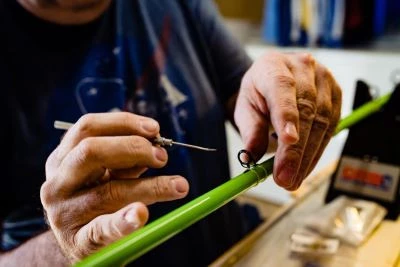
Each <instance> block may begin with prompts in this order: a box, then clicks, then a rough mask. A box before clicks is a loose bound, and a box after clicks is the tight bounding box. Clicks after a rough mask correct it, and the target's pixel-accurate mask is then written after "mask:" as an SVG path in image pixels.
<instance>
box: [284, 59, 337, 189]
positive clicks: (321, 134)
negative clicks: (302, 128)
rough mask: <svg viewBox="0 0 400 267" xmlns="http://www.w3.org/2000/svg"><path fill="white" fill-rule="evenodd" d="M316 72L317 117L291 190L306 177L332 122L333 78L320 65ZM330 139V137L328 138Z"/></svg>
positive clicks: (313, 122)
mask: <svg viewBox="0 0 400 267" xmlns="http://www.w3.org/2000/svg"><path fill="white" fill-rule="evenodd" d="M315 73H316V76H315V83H316V88H318V94H317V99H316V107H317V111H316V113H315V118H314V120H313V121H312V126H311V130H310V134H309V136H308V139H307V141H306V146H305V148H304V153H303V157H302V160H301V165H300V168H299V171H298V173H297V178H296V181H294V183H293V184H292V186H291V187H290V188H289V190H296V189H297V188H298V187H299V186H300V185H301V183H302V181H303V180H304V179H305V178H306V175H307V174H308V171H309V169H310V167H311V165H312V163H313V161H314V159H315V158H316V157H317V156H318V151H319V150H320V147H321V146H322V145H323V141H324V139H325V138H327V136H326V131H327V130H328V128H329V126H330V124H331V117H332V100H331V99H332V80H333V79H332V77H331V76H330V74H329V73H328V71H327V70H326V69H325V68H323V67H321V66H319V65H318V66H317V67H316V72H315ZM307 123H308V122H307ZM329 139H330V137H329V138H328V140H329ZM322 149H323V148H322ZM318 158H319V157H318Z"/></svg>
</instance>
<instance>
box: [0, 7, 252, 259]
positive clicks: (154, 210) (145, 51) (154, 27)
mask: <svg viewBox="0 0 400 267" xmlns="http://www.w3.org/2000/svg"><path fill="white" fill-rule="evenodd" d="M0 31H1V33H2V36H5V37H6V38H4V39H2V41H1V42H0V48H1V50H0V56H1V60H0V70H3V69H4V71H2V72H1V73H0V78H1V79H0V80H1V81H2V84H3V86H1V85H0V86H1V90H2V93H5V98H4V99H5V100H6V101H7V103H9V104H8V105H7V112H6V115H5V117H6V119H5V120H6V121H5V122H4V125H8V126H9V127H6V128H2V129H1V132H2V134H4V135H5V136H6V137H8V139H5V140H1V141H2V144H1V145H2V147H3V148H4V150H3V153H5V154H6V155H9V157H8V159H7V160H8V161H7V162H6V164H5V172H4V175H3V176H2V178H1V179H2V181H1V182H2V183H1V184H2V185H1V189H0V191H1V192H0V200H1V201H2V203H3V204H2V205H1V208H0V218H6V217H8V218H9V214H11V213H12V212H16V211H18V210H20V209H21V207H25V206H26V205H28V204H29V206H30V207H31V209H32V210H35V211H37V210H38V208H40V201H39V188H40V185H41V184H42V183H43V181H44V178H45V173H44V165H45V160H46V158H47V156H48V155H49V153H50V152H51V151H52V150H53V149H54V148H55V147H56V145H57V144H58V143H59V140H60V138H61V136H62V134H63V132H62V131H60V130H55V129H53V122H54V120H64V121H70V122H74V121H76V120H77V119H78V118H79V117H80V116H82V115H83V114H85V113H88V112H108V111H115V110H125V111H130V112H134V113H137V114H142V115H145V116H149V117H153V118H155V119H156V120H158V121H159V122H160V125H161V134H162V135H164V136H166V137H169V138H173V139H175V140H177V141H181V142H188V143H193V144H198V145H202V146H207V147H215V148H217V149H218V152H216V153H204V152H198V151H191V150H187V149H184V148H172V149H170V150H169V151H168V153H169V162H168V164H167V166H166V167H165V168H163V169H161V170H150V171H149V172H148V173H147V174H148V175H157V174H180V175H183V176H184V177H186V178H187V179H188V180H189V183H190V186H191V189H190V193H189V196H188V197H187V198H185V199H184V200H180V201H176V202H171V203H159V204H156V205H153V206H151V208H150V214H151V220H153V219H155V218H157V217H159V216H161V215H163V214H165V213H167V212H169V211H171V210H172V209H175V208H177V207H178V206H180V205H182V204H184V203H186V202H188V201H189V200H191V199H193V198H194V197H196V196H198V195H200V194H202V193H205V192H207V191H208V190H210V189H212V188H214V187H216V186H217V185H219V184H221V183H223V182H224V181H226V180H227V179H228V178H229V177H230V174H229V168H228V159H227V153H226V138H225V132H224V120H225V118H224V116H225V114H224V109H223V104H224V102H225V101H226V100H227V99H228V98H229V97H230V96H231V95H232V94H233V93H234V92H236V90H237V89H238V88H239V85H240V79H241V77H242V75H243V74H244V72H245V71H246V69H247V68H248V67H249V65H250V60H249V58H248V57H247V55H246V54H245V52H244V51H243V50H242V49H241V48H240V47H239V46H238V44H237V42H236V41H235V40H234V39H233V38H232V37H231V36H230V35H229V34H228V33H227V31H226V30H225V28H224V26H223V24H222V23H221V21H220V18H219V16H218V13H217V11H216V9H215V7H214V6H213V4H212V1H211V0H187V1H178V0H171V1H159V0H137V1H122V0H121V1H114V2H113V4H112V6H111V7H110V8H109V10H108V11H107V12H106V13H105V14H104V15H103V16H102V17H100V18H99V19H98V20H96V21H94V22H92V23H89V24H87V25H81V26H60V25H53V24H50V23H47V22H45V21H41V20H39V19H37V18H35V17H33V16H31V15H30V14H28V13H27V12H25V11H24V10H22V9H21V7H19V6H18V4H16V1H14V0H6V1H2V3H0ZM34 218H36V217H35V216H34ZM28 220H29V219H28ZM28 220H26V221H28ZM31 222H33V224H34V222H37V221H35V220H33V221H31ZM7 225H8V226H10V225H9V224H7V223H6V224H4V225H3V226H4V229H3V230H4V231H3V238H6V239H7V238H8V237H10V233H12V234H14V235H13V236H14V237H15V236H16V232H18V229H19V228H18V227H16V228H15V227H12V229H11V228H9V227H8V228H7ZM11 226H15V224H14V225H11ZM37 226H39V227H38V228H37V229H38V231H37V232H39V230H40V229H41V227H42V225H39V224H38V225H37ZM10 229H11V231H10ZM21 229H22V228H21ZM21 231H22V230H21ZM244 232H245V228H244V223H243V215H242V213H241V211H240V209H239V208H238V206H237V204H236V203H234V202H232V203H230V204H228V205H226V206H225V207H223V208H221V209H220V210H218V211H216V212H214V213H213V214H212V215H210V216H208V217H207V218H206V219H204V220H202V221H201V222H199V223H197V224H196V225H194V226H192V227H191V228H190V229H188V230H185V231H184V232H183V233H181V234H179V235H178V236H176V237H174V238H172V239H171V240H169V241H167V242H166V243H165V244H163V245H161V246H160V247H158V248H156V249H154V250H153V251H151V252H149V253H148V254H146V255H145V256H143V257H142V258H140V259H139V260H138V261H137V262H135V264H137V265H141V266H152V265H156V264H163V266H189V265H190V266H196V265H198V266H204V265H207V264H208V263H209V262H210V261H212V260H213V259H215V257H217V256H218V255H219V254H221V253H222V252H223V251H224V250H226V249H228V248H229V247H230V246H231V245H232V244H233V243H234V242H236V241H238V240H239V238H241V237H242V236H243V234H244ZM32 234H33V232H32ZM25 238H28V236H25ZM8 240H10V239H8ZM20 241H22V240H20ZM10 243H13V242H10ZM14 245H16V244H14ZM11 247H12V246H5V247H3V249H7V248H11Z"/></svg>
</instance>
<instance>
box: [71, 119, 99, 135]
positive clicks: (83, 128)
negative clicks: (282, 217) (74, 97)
mask: <svg viewBox="0 0 400 267" xmlns="http://www.w3.org/2000/svg"><path fill="white" fill-rule="evenodd" d="M95 118H96V114H93V113H87V114H85V115H83V116H82V117H80V118H79V120H78V121H77V122H76V127H77V128H78V130H79V132H80V133H81V134H82V135H83V136H90V134H91V132H92V130H93V126H92V125H93V121H94V120H95Z"/></svg>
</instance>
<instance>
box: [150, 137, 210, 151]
mask: <svg viewBox="0 0 400 267" xmlns="http://www.w3.org/2000/svg"><path fill="white" fill-rule="evenodd" d="M153 144H157V145H160V146H172V145H176V146H184V147H188V148H193V149H199V150H203V151H217V150H216V149H215V148H208V147H202V146H195V145H190V144H185V143H180V142H175V141H173V140H172V139H168V138H165V137H157V138H156V139H154V140H153Z"/></svg>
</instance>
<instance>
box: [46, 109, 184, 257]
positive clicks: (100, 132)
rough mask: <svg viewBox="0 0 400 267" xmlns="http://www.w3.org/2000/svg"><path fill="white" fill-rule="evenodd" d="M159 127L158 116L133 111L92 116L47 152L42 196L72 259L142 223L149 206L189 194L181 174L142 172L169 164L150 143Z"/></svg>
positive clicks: (84, 119) (58, 237) (97, 247)
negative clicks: (140, 114)
mask: <svg viewBox="0 0 400 267" xmlns="http://www.w3.org/2000/svg"><path fill="white" fill-rule="evenodd" d="M159 129H160V128H159V124H158V123H157V122H156V121H154V120H152V119H150V118H146V117H142V116H137V115H134V114H131V113H125V112H120V113H103V114H88V115H85V116H83V117H82V118H81V119H80V120H79V121H78V122H77V123H75V124H74V126H73V127H72V128H70V129H69V130H68V132H67V133H66V134H65V136H64V138H63V139H62V141H61V143H60V144H59V146H58V147H57V148H56V149H55V150H54V151H53V153H52V154H51V155H50V156H49V158H48V160H47V162H46V182H45V183H44V184H43V185H42V188H41V200H42V204H43V206H44V209H45V212H46V214H47V219H48V222H49V225H50V227H51V229H52V230H53V232H54V235H55V237H56V239H57V241H58V243H59V244H60V247H61V249H62V250H63V252H64V254H65V255H66V256H67V257H68V258H69V259H70V260H71V262H76V261H79V260H80V259H82V258H84V257H86V256H88V255H89V254H91V253H93V252H95V251H96V250H98V249H99V248H101V247H104V246H106V245H108V244H110V243H112V242H114V241H116V240H118V239H120V238H121V237H123V236H125V235H127V234H130V233H132V232H133V231H135V230H137V229H139V228H140V227H142V226H143V225H144V224H145V223H146V222H147V219H148V210H147V207H146V205H149V204H152V203H155V202H160V201H170V200H174V199H179V198H183V197H185V196H186V194H187V193H188V190H189V185H188V183H187V181H186V180H185V179H184V178H183V177H180V176H157V177H145V178H142V177H140V176H141V175H142V174H143V173H144V171H146V170H147V169H148V168H161V167H163V166H164V165H165V164H166V163H167V160H168V155H167V153H166V151H165V150H164V149H163V148H161V147H157V146H154V145H152V143H151V142H150V141H149V140H151V139H152V138H155V137H156V136H158V135H159Z"/></svg>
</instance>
